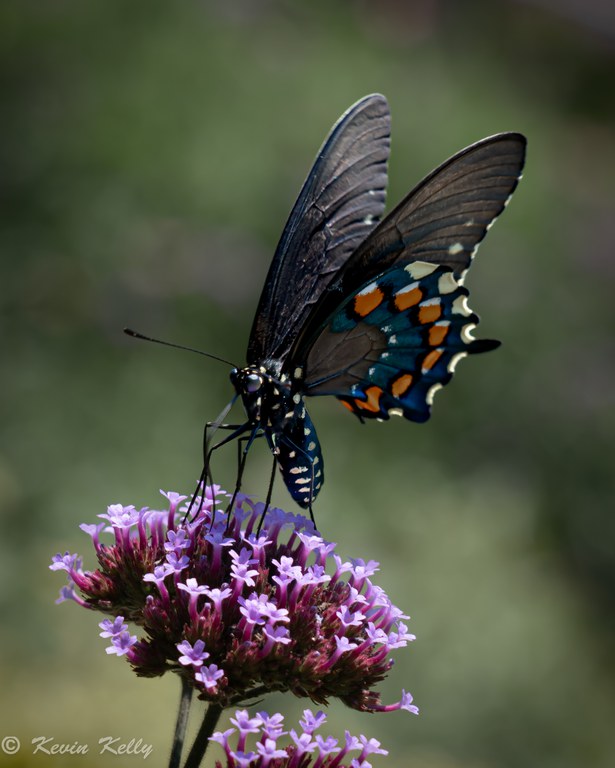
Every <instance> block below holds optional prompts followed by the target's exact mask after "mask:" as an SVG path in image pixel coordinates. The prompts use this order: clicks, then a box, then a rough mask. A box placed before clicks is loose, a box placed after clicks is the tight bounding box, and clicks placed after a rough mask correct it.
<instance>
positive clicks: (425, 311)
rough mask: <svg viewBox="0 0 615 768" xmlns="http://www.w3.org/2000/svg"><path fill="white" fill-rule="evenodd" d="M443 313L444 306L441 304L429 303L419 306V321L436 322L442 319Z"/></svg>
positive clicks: (423, 323)
mask: <svg viewBox="0 0 615 768" xmlns="http://www.w3.org/2000/svg"><path fill="white" fill-rule="evenodd" d="M441 314H442V307H441V306H440V305H439V304H428V305H427V306H426V307H419V323H420V324H421V325H427V323H435V322H436V320H439V319H440V315H441Z"/></svg>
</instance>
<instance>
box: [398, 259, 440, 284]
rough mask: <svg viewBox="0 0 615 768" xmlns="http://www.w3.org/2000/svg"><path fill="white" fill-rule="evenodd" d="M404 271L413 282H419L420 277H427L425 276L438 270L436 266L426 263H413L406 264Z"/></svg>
mask: <svg viewBox="0 0 615 768" xmlns="http://www.w3.org/2000/svg"><path fill="white" fill-rule="evenodd" d="M404 269H405V270H406V272H407V273H408V274H409V275H410V276H411V277H413V278H414V279H415V280H420V279H421V278H422V277H427V275H431V273H432V272H435V271H436V269H438V265H437V264H429V263H428V262H426V261H413V262H412V264H408V266H407V267H404Z"/></svg>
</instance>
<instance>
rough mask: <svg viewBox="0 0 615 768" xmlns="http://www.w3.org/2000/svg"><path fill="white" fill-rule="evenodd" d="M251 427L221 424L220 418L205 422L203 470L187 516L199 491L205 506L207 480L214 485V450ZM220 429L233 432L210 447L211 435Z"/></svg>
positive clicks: (201, 504)
mask: <svg viewBox="0 0 615 768" xmlns="http://www.w3.org/2000/svg"><path fill="white" fill-rule="evenodd" d="M249 427H250V425H249V424H248V423H246V424H221V423H220V422H219V421H218V420H217V421H208V422H207V423H206V424H205V429H204V430H203V470H202V472H201V476H200V478H199V482H198V483H197V486H196V488H195V491H194V493H193V494H192V499H191V500H190V504H189V506H188V511H187V512H186V518H187V517H189V516H190V513H191V512H192V508H193V507H194V504H195V502H196V499H197V497H198V495H199V492H200V494H201V503H200V506H201V507H202V506H203V504H204V501H205V486H206V484H207V482H209V484H210V485H213V476H212V474H211V457H212V454H213V452H214V451H215V450H217V449H218V448H221V447H222V446H223V445H226V444H227V443H230V442H231V441H232V440H235V439H236V438H238V437H240V435H242V434H243V433H244V432H245V431H246V430H247V429H249ZM218 429H224V430H231V434H230V435H229V436H228V437H226V438H224V440H221V441H220V442H219V443H216V444H215V445H213V446H212V447H211V448H210V447H209V444H210V442H211V436H212V435H213V434H214V433H215V432H216V431H217V430H218Z"/></svg>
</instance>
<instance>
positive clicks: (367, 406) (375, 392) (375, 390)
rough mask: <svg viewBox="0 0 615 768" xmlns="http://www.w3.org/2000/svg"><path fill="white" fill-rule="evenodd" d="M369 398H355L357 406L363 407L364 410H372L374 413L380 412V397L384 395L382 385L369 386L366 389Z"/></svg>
mask: <svg viewBox="0 0 615 768" xmlns="http://www.w3.org/2000/svg"><path fill="white" fill-rule="evenodd" d="M365 394H366V395H367V400H366V401H363V400H355V401H354V402H355V405H356V406H357V408H362V409H363V410H364V411H371V412H372V413H378V411H379V410H380V398H381V396H382V390H381V389H380V387H368V388H367V389H366V390H365Z"/></svg>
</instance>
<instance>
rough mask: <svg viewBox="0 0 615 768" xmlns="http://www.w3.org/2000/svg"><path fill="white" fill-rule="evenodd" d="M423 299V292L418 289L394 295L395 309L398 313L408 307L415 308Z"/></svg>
mask: <svg viewBox="0 0 615 768" xmlns="http://www.w3.org/2000/svg"><path fill="white" fill-rule="evenodd" d="M422 298H423V291H422V290H421V289H420V288H413V289H412V290H411V291H404V292H403V293H396V294H395V307H396V309H398V310H399V311H400V312H403V311H404V309H408V307H414V306H416V305H417V304H418V303H419V301H420V300H421V299H422Z"/></svg>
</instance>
